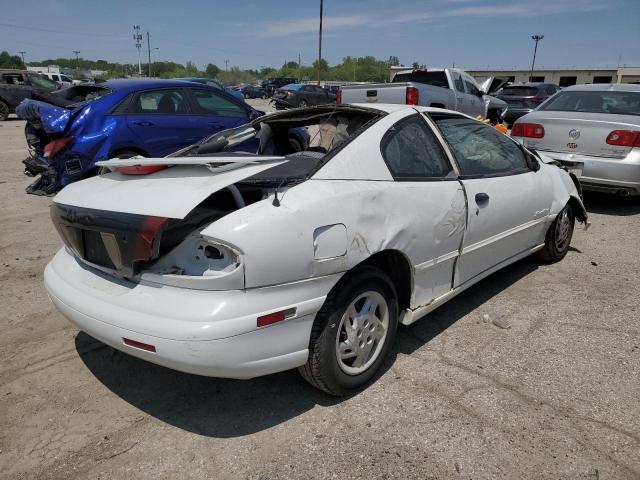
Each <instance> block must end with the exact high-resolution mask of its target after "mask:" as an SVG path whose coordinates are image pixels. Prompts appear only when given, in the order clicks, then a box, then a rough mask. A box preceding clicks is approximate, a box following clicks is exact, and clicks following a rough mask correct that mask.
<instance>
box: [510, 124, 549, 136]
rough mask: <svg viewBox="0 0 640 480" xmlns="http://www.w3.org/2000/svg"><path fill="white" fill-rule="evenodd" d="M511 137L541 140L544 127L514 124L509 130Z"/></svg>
mask: <svg viewBox="0 0 640 480" xmlns="http://www.w3.org/2000/svg"><path fill="white" fill-rule="evenodd" d="M511 136H512V137H526V138H542V137H544V127H543V126H542V125H540V124H539V123H514V124H513V128H512V129H511Z"/></svg>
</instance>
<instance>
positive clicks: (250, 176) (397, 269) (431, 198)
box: [45, 105, 587, 395]
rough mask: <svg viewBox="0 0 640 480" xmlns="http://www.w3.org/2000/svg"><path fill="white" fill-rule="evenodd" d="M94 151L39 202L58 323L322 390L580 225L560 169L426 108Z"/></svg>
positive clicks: (361, 376) (312, 117)
mask: <svg viewBox="0 0 640 480" xmlns="http://www.w3.org/2000/svg"><path fill="white" fill-rule="evenodd" d="M301 131H302V132H303V133H304V137H303V138H306V139H307V141H306V142H302V143H304V145H301V142H300V138H301V137H300V132H301ZM292 132H295V135H294V134H292ZM100 165H101V166H102V167H103V173H102V174H100V175H98V176H96V177H93V178H89V179H87V180H83V181H81V182H78V183H75V184H72V185H70V186H68V187H66V188H65V189H64V190H62V191H61V192H60V193H59V194H58V195H57V196H56V197H55V199H54V203H53V205H52V207H51V216H52V219H53V222H54V224H55V226H56V228H57V230H58V232H59V233H60V236H61V237H62V239H63V241H64V243H65V246H64V248H62V249H61V250H60V251H59V252H58V253H57V255H56V256H55V257H54V259H53V260H52V261H51V263H49V265H48V266H47V268H46V272H45V283H46V287H47V289H48V291H49V294H50V296H51V299H52V301H53V302H54V303H55V305H56V307H57V308H58V309H59V310H60V311H61V312H62V313H63V314H64V315H65V316H66V317H68V318H69V319H70V320H71V321H72V322H73V323H75V324H76V325H77V326H78V327H79V328H80V329H82V330H84V331H85V332H87V333H88V334H89V335H91V336H93V337H95V338H96V339H98V340H100V341H102V342H104V343H106V344H108V345H110V346H112V347H113V348H116V349H118V350H122V351H123V352H126V353H128V354H131V355H134V356H136V357H140V358H143V359H145V360H148V361H150V362H153V363H157V364H160V365H164V366H166V367H169V368H173V369H176V370H181V371H184V372H190V373H194V374H199V375H208V376H215V377H231V378H251V377H256V376H259V375H266V374H270V373H273V372H278V371H282V370H287V369H291V368H296V367H298V368H299V369H300V372H301V373H302V375H303V376H304V377H305V378H306V379H307V380H308V381H309V382H311V383H312V384H313V385H315V386H316V387H318V388H320V389H322V390H324V391H326V392H328V393H331V394H334V395H347V394H350V393H353V392H355V391H357V389H359V388H361V387H362V386H364V385H365V384H367V383H368V382H369V381H370V380H371V379H372V378H373V377H374V376H375V374H376V371H377V370H378V369H379V367H380V365H381V363H382V362H383V360H384V358H385V356H386V354H387V352H388V351H389V348H390V346H391V344H392V342H393V340H394V336H395V333H396V328H397V325H398V323H402V324H405V325H407V324H410V323H412V322H414V321H415V320H418V319H419V318H420V317H422V316H424V315H425V314H426V313H428V312H430V311H431V310H433V309H435V308H437V307H438V306H439V305H442V304H443V303H444V302H446V301H448V300H450V299H451V298H453V297H454V296H455V295H457V294H458V293H460V292H461V291H463V290H464V289H466V288H468V287H469V286H470V285H473V284H474V283H476V282H478V281H480V280H481V279H482V278H484V277H486V276H487V275H489V274H491V273H493V272H495V271H496V270H498V269H500V268H502V267H504V266H506V265H508V264H510V263H513V262H515V261H517V260H519V259H521V258H523V257H526V256H527V255H530V254H532V253H534V252H538V254H539V256H540V257H541V258H542V259H543V260H545V261H548V262H554V261H558V260H560V259H562V258H563V257H564V256H565V254H566V253H567V250H568V249H569V244H570V242H571V237H572V234H573V228H574V221H575V219H578V220H579V221H581V222H584V223H585V224H586V222H587V215H586V212H585V209H584V206H583V204H582V201H581V197H580V192H579V187H578V185H579V184H578V180H577V178H576V177H575V175H574V174H573V173H570V172H568V171H567V170H565V169H564V168H562V166H561V165H558V164H556V163H554V162H553V161H552V160H551V159H549V158H547V157H544V156H543V155H541V154H537V153H535V152H532V151H529V150H527V149H526V148H524V147H522V146H521V145H519V144H518V143H516V142H515V141H513V140H512V139H510V138H509V137H507V136H505V135H503V134H501V133H499V132H498V131H497V130H495V129H494V128H492V127H490V126H487V125H485V124H483V123H481V122H478V121H476V120H474V119H472V118H470V117H468V116H465V115H463V114H460V113H457V112H452V111H447V110H441V109H436V108H424V107H414V106H405V105H375V106H371V105H337V106H336V105H331V106H326V107H312V108H302V109H295V110H289V111H285V112H280V113H275V114H272V115H267V116H264V117H261V118H258V119H256V120H254V121H253V122H251V123H250V124H247V125H244V126H242V127H238V128H235V129H231V130H226V131H223V132H220V133H217V134H214V135H212V136H210V137H208V138H205V139H204V140H202V141H201V142H199V143H197V144H195V145H192V146H190V147H187V148H186V149H183V150H181V151H179V152H176V153H175V154H173V155H172V156H170V157H167V158H159V159H144V158H133V159H120V160H118V159H114V160H108V161H105V162H101V163H100Z"/></svg>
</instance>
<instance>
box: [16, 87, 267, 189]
mask: <svg viewBox="0 0 640 480" xmlns="http://www.w3.org/2000/svg"><path fill="white" fill-rule="evenodd" d="M87 88H93V89H94V90H96V91H94V92H91V93H88V92H85V91H78V92H77V93H78V95H77V96H74V94H73V93H74V92H75V91H76V90H81V89H85V90H86V89H87ZM74 89H75V90H74ZM67 91H68V92H69V93H70V94H69V95H64V97H68V98H62V97H63V94H64V93H65V92H67ZM54 96H55V97H56V98H55V101H54V99H53V98H51V97H54ZM48 97H50V98H41V100H43V101H36V100H32V99H28V100H25V101H24V102H23V103H22V104H21V105H20V106H19V107H18V109H17V113H18V116H19V117H20V118H23V119H26V120H27V121H28V123H27V126H26V130H25V132H26V136H27V143H28V144H29V147H30V151H31V157H30V158H28V159H27V160H25V161H24V163H25V167H26V170H25V173H26V174H27V175H30V176H38V175H39V176H40V178H38V179H37V180H36V182H35V183H34V184H32V185H30V186H29V187H28V188H27V192H28V193H34V194H41V195H42V194H52V193H55V192H56V191H58V190H59V189H60V188H62V187H64V186H65V185H67V184H69V183H71V182H74V181H76V180H80V179H82V178H85V177H88V176H91V175H94V174H95V173H96V172H97V170H98V169H97V168H96V167H95V162H97V161H99V160H106V159H109V158H114V157H117V158H129V157H133V156H136V155H140V156H143V157H164V156H166V155H168V154H170V153H173V152H175V151H177V150H179V149H181V148H184V147H186V146H188V145H191V144H193V143H195V142H197V141H198V140H200V139H202V138H204V137H207V136H209V135H211V134H214V133H216V132H218V131H221V130H225V129H228V128H233V127H238V126H240V125H243V124H245V123H247V122H249V121H251V120H253V119H254V118H257V117H259V116H261V115H263V113H264V112H261V111H258V110H255V109H254V108H252V107H250V106H249V105H247V104H246V103H245V102H244V100H239V99H237V98H236V97H234V96H232V95H230V94H228V93H226V92H225V91H223V90H221V89H220V88H217V87H211V86H208V85H203V84H198V83H192V82H186V81H176V80H151V79H149V80H111V81H108V82H105V83H102V84H100V85H99V86H76V87H72V88H70V89H67V90H61V91H60V93H59V94H49V95H48ZM76 99H77V100H79V101H78V102H77V103H74V101H75V100H76ZM242 148H245V149H247V148H249V149H250V148H254V149H255V148H257V143H256V145H243V146H242Z"/></svg>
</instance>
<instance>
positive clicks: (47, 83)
mask: <svg viewBox="0 0 640 480" xmlns="http://www.w3.org/2000/svg"><path fill="white" fill-rule="evenodd" d="M59 88H60V87H59V86H58V84H57V83H56V82H54V81H53V80H49V79H48V78H47V77H45V76H44V75H40V74H39V73H36V72H29V71H27V70H0V121H2V120H6V119H7V118H8V117H9V114H10V113H12V112H15V110H16V107H17V106H18V104H19V103H20V102H21V101H22V100H24V99H26V98H39V97H38V95H47V94H49V93H51V92H54V91H56V90H58V89H59Z"/></svg>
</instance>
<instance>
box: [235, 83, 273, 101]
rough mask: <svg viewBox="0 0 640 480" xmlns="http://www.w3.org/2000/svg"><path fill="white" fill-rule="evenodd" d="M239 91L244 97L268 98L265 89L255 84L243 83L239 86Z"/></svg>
mask: <svg viewBox="0 0 640 480" xmlns="http://www.w3.org/2000/svg"><path fill="white" fill-rule="evenodd" d="M240 93H242V95H243V96H244V98H268V95H267V92H266V90H265V89H264V88H262V87H258V86H256V85H244V86H243V87H240Z"/></svg>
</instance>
